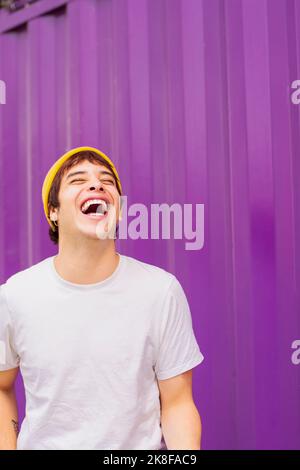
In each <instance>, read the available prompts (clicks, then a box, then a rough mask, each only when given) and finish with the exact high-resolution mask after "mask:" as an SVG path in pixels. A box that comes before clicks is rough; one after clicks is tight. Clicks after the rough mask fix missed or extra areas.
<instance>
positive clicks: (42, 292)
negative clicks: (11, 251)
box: [0, 147, 203, 450]
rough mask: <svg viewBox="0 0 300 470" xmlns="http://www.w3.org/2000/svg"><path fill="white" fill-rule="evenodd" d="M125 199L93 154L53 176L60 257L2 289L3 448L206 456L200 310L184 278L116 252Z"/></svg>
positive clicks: (48, 207) (114, 176)
mask: <svg viewBox="0 0 300 470" xmlns="http://www.w3.org/2000/svg"><path fill="white" fill-rule="evenodd" d="M121 194H122V188H121V182H120V178H119V176H118V173H117V170H116V168H115V166H114V164H113V163H112V161H111V160H110V159H109V158H108V157H107V156H106V155H105V154H104V153H102V152H100V151H99V150H98V149H95V148H92V147H79V148H76V149H72V150H71V151H69V152H67V153H66V154H65V155H63V156H62V157H61V158H60V159H58V160H57V161H56V162H55V163H54V165H53V166H52V167H51V168H50V170H49V172H48V173H47V175H46V178H45V180H44V184H43V188H42V198H43V206H44V211H45V215H46V217H47V220H48V222H49V225H50V228H49V233H50V238H51V240H52V241H53V242H54V243H56V244H58V253H57V254H56V255H55V256H50V257H48V258H46V259H44V260H42V261H41V262H39V263H37V264H35V265H33V266H31V267H30V268H28V269H25V270H23V271H20V272H18V273H16V274H14V275H13V276H11V277H10V278H9V279H8V280H7V281H6V282H5V283H4V284H2V285H1V286H0V371H1V372H0V449H17V450H22V449H105V450H113V449H146V450H151V449H165V448H167V449H195V450H197V449H200V441H201V420H200V416H199V413H198V411H197V409H196V406H195V403H194V401H193V394H192V369H193V368H194V367H195V366H196V365H198V364H200V363H201V362H202V360H203V355H202V353H201V352H200V349H199V346H198V344H197V341H196V338H195V335H194V332H193V327H192V318H191V313H190V309H189V305H188V302H187V299H186V296H185V293H184V291H183V289H182V287H181V285H180V283H179V281H178V280H177V278H176V277H175V276H174V275H173V274H171V273H169V272H167V271H165V270H164V269H161V268H159V267H157V266H154V265H151V264H147V263H144V262H142V261H139V260H137V259H135V258H133V257H130V256H125V255H123V254H120V253H118V252H116V248H115V236H116V228H117V223H118V220H119V218H120V196H121ZM111 221H115V222H116V223H115V225H113V224H111V223H110V222H111ZM111 227H112V230H114V232H113V236H108V234H111V232H112V231H111ZM18 370H20V372H21V374H22V377H23V381H24V386H25V394H26V416H25V419H24V421H23V423H22V427H21V430H20V432H18V416H17V407H16V398H15V393H14V381H15V379H16V376H17V372H18Z"/></svg>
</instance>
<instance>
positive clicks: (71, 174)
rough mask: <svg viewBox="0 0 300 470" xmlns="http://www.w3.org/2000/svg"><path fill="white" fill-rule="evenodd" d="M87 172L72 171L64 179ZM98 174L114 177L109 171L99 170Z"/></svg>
mask: <svg viewBox="0 0 300 470" xmlns="http://www.w3.org/2000/svg"><path fill="white" fill-rule="evenodd" d="M86 174H87V171H82V170H81V171H74V172H73V173H69V174H68V176H67V177H66V179H67V180H68V179H69V178H72V176H75V175H86ZM99 174H100V175H109V176H112V177H114V175H113V174H112V173H110V171H104V170H101V171H99Z"/></svg>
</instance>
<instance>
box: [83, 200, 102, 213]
mask: <svg viewBox="0 0 300 470" xmlns="http://www.w3.org/2000/svg"><path fill="white" fill-rule="evenodd" d="M91 204H102V205H103V211H107V203H106V202H105V201H103V200H102V199H89V200H88V201H86V202H85V203H84V204H83V205H82V207H81V210H82V212H86V211H87V210H88V208H89V207H90V205H91Z"/></svg>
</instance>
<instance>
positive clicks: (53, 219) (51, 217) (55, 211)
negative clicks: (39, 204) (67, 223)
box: [49, 208, 57, 222]
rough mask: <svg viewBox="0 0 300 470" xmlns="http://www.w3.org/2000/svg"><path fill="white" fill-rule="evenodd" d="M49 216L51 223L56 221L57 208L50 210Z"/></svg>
mask: <svg viewBox="0 0 300 470" xmlns="http://www.w3.org/2000/svg"><path fill="white" fill-rule="evenodd" d="M49 216H50V220H52V221H53V222H54V221H57V208H55V209H50V211H49Z"/></svg>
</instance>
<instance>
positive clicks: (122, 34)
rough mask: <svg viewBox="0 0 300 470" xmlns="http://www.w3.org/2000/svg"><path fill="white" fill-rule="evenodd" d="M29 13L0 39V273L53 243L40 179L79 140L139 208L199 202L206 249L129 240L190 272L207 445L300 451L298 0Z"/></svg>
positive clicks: (97, 1) (158, 260) (186, 276)
mask: <svg viewBox="0 0 300 470" xmlns="http://www.w3.org/2000/svg"><path fill="white" fill-rule="evenodd" d="M37 3H39V2H37ZM41 3H42V2H41ZM28 18H29V19H28V20H27V22H25V24H23V23H24V21H25V19H24V17H23V19H22V18H21V19H20V24H23V26H21V27H20V28H19V29H17V30H14V31H10V32H6V33H3V34H1V35H0V79H1V80H4V81H5V82H6V85H7V100H6V104H5V105H1V106H0V176H1V186H0V197H1V199H0V249H1V259H0V282H1V283H2V282H4V281H5V279H7V277H8V276H10V275H11V274H13V273H14V272H16V271H18V270H20V269H24V268H26V267H28V266H30V265H32V264H33V263H37V262H38V261H40V260H41V259H43V258H44V257H46V256H50V255H52V254H54V253H55V251H56V248H55V247H54V245H52V244H51V242H50V240H49V239H48V226H47V223H46V221H45V220H44V216H43V210H42V204H41V197H40V193H41V184H42V181H43V178H44V175H45V173H46V172H47V170H48V168H49V166H50V164H51V163H52V162H53V161H54V160H55V159H56V158H57V157H58V156H60V155H61V154H62V153H63V152H64V151H65V150H67V149H69V148H70V147H74V146H77V145H91V146H96V147H98V148H100V149H102V150H103V151H104V152H106V153H107V154H108V155H109V156H110V157H111V158H112V160H113V161H114V162H115V164H116V166H117V168H118V169H119V173H120V176H121V180H122V185H123V188H124V192H125V194H126V195H127V196H128V203H129V204H130V203H133V202H143V203H145V204H148V205H149V207H150V204H152V203H162V202H168V203H173V202H178V203H192V204H196V203H204V204H205V244H204V248H203V249H202V250H200V251H187V250H185V248H184V241H181V240H176V241H167V240H158V241H153V240H143V241H141V240H136V241H134V240H128V241H118V249H119V250H120V251H121V252H123V253H125V254H129V255H131V256H135V257H137V258H140V259H142V260H144V261H146V262H149V263H152V264H156V265H158V266H161V267H164V268H165V269H167V270H169V271H172V272H173V273H174V274H176V275H177V277H178V279H179V280H180V281H181V282H182V284H183V286H184V289H185V291H186V294H187V297H188V300H189V302H190V306H191V310H192V315H193V324H194V329H195V332H196V336H197V338H198V341H199V344H200V347H201V350H202V351H203V354H204V356H205V361H204V362H203V364H202V365H201V366H199V367H198V368H197V369H196V370H195V372H194V397H195V401H196V403H197V406H198V407H199V410H200V413H201V416H202V422H203V447H204V448H218V449H222V448H224V449H226V448H227V449H228V448H236V449H237V448H300V400H299V388H300V379H299V376H300V365H299V366H298V367H297V366H295V365H293V364H292V362H291V354H292V350H291V344H292V342H293V340H295V339H300V325H299V279H300V262H299V261H300V258H299V248H298V245H297V241H298V240H299V239H300V237H299V235H300V215H299V214H300V189H299V188H300V184H299V183H300V161H299V144H300V142H299V107H298V106H296V105H293V104H292V103H291V99H290V95H291V89H290V85H291V82H292V81H293V80H295V79H297V78H298V79H300V63H299V47H300V4H299V2H297V1H293V0H272V1H266V0H244V1H242V0H226V1H217V0H202V1H200V0H188V1H184V0H154V1H150V0H149V1H147V0H127V1H125V0H71V1H69V2H67V4H66V5H65V6H62V7H61V8H60V9H59V10H56V11H54V12H53V11H52V12H49V13H48V14H47V15H44V16H35V15H33V17H32V18H30V16H29V17H28ZM0 20H1V21H2V23H1V21H0V24H1V28H2V30H5V29H6V28H5V21H6V20H5V18H3V17H1V15H0ZM7 21H8V20H7ZM9 27H10V26H9ZM19 387H20V388H19V396H21V397H22V388H21V385H19ZM22 412H23V410H22Z"/></svg>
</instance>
